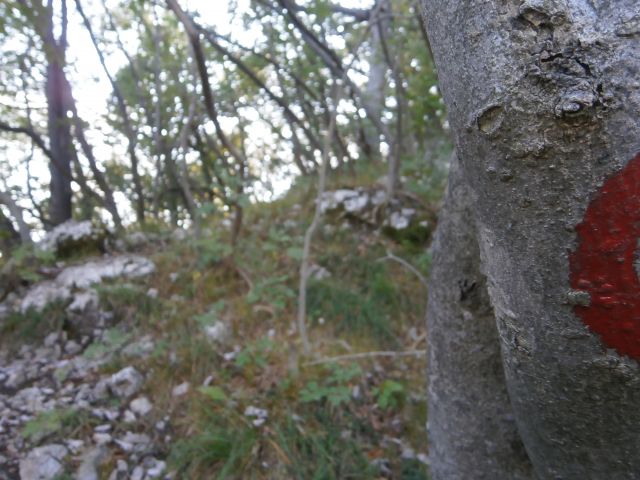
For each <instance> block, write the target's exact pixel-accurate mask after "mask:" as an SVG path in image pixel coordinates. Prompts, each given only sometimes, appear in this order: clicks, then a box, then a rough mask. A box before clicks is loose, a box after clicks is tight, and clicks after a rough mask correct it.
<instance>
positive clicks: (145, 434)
mask: <svg viewBox="0 0 640 480" xmlns="http://www.w3.org/2000/svg"><path fill="white" fill-rule="evenodd" d="M103 334H104V331H102V332H101V331H97V332H96V339H99V337H100V335H103ZM89 345H90V340H89V337H85V340H84V341H82V342H81V343H78V342H76V341H74V340H67V339H66V338H65V335H64V333H62V334H59V333H52V334H50V335H49V336H47V337H46V339H45V341H44V343H43V344H42V345H41V346H40V347H39V348H35V349H34V348H32V347H23V348H21V349H20V351H19V353H18V355H16V356H15V357H13V358H7V356H6V355H4V356H3V357H1V358H0V479H3V480H5V479H6V480H9V479H17V478H20V479H23V480H31V479H34V480H36V479H39V480H40V479H42V480H44V479H54V478H56V477H58V476H59V475H61V474H62V473H63V472H65V471H69V467H70V466H74V467H75V468H74V469H73V470H74V471H75V476H74V478H77V479H79V480H93V479H96V480H97V479H98V478H99V477H98V471H97V469H98V467H99V465H100V463H101V461H102V460H104V459H105V458H106V457H107V449H113V450H115V451H116V453H117V454H118V460H117V465H116V466H115V467H114V468H113V472H112V473H111V475H110V476H109V479H112V480H116V479H125V478H131V479H140V480H141V479H146V478H170V477H168V476H167V475H165V474H166V471H165V469H166V464H165V462H164V461H163V460H162V458H159V456H158V455H157V449H158V448H157V444H158V441H160V442H164V441H170V439H171V435H170V433H169V432H170V426H169V425H168V423H167V422H162V421H161V422H157V423H156V424H155V425H153V428H151V429H144V428H143V429H141V428H140V427H141V425H142V423H141V420H143V419H144V417H145V416H146V415H148V414H149V412H150V411H151V410H152V409H153V403H152V402H151V401H150V400H149V399H148V398H146V397H144V396H138V392H139V390H140V389H141V387H142V386H143V384H144V381H145V378H144V376H143V375H142V374H141V373H140V372H138V371H137V370H136V369H135V368H133V367H131V366H127V367H125V368H122V369H121V370H119V371H118V372H116V373H114V374H111V375H99V374H97V373H96V372H97V370H98V368H99V367H101V366H102V365H104V363H105V362H107V361H108V360H109V358H110V355H109V354H106V355H103V356H100V357H99V358H96V359H89V358H87V357H88V356H87V355H86V352H87V347H88V346H89ZM151 347H152V344H151V343H150V341H149V340H148V339H143V340H141V341H139V342H136V343H134V344H130V345H128V346H127V347H125V348H126V350H127V351H128V352H129V353H130V354H131V355H141V354H142V355H143V354H145V352H148V351H150V348H151ZM114 400H117V402H114ZM114 404H119V405H121V406H114ZM46 412H49V413H50V414H51V413H52V412H61V413H59V415H60V417H61V418H59V419H58V418H55V417H54V416H50V417H48V418H47V417H46ZM63 412H68V413H63ZM69 414H70V415H73V416H82V417H83V419H82V423H83V424H85V425H84V428H80V429H77V431H76V432H74V433H76V435H75V436H72V437H70V438H67V439H65V440H64V441H62V442H60V443H48V442H47V441H46V440H47V436H48V435H49V434H51V433H54V432H53V430H54V429H55V428H57V427H58V426H59V425H57V424H58V423H60V422H63V421H69V419H65V418H62V417H64V416H65V415H69ZM38 419H39V420H38ZM38 422H39V424H38ZM48 422H49V423H51V427H50V428H48V425H47V423H48ZM30 425H31V426H32V428H31V430H32V431H33V433H30V429H29V426H30ZM145 430H146V431H145ZM35 444H40V446H37V447H33V445H35Z"/></svg>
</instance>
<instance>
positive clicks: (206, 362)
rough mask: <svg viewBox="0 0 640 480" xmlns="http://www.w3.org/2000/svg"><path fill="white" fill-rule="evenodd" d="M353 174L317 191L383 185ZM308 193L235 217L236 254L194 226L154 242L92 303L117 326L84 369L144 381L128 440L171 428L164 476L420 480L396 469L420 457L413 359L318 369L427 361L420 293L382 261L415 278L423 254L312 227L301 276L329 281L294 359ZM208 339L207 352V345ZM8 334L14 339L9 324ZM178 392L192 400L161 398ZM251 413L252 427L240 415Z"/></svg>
mask: <svg viewBox="0 0 640 480" xmlns="http://www.w3.org/2000/svg"><path fill="white" fill-rule="evenodd" d="M359 169H361V170H356V171H355V172H353V173H352V174H345V175H340V176H337V175H336V176H333V175H332V176H330V178H329V179H328V183H329V187H328V188H329V189H332V188H341V187H349V188H352V187H357V186H358V185H364V186H366V185H370V184H371V183H372V182H374V181H375V180H376V179H378V178H379V177H380V176H381V175H383V174H384V167H383V166H375V165H374V166H368V167H365V168H362V167H359ZM412 182H413V183H412ZM420 182H421V181H419V180H415V181H413V180H412V181H407V185H414V187H415V189H417V190H416V191H413V194H415V195H419V196H422V197H423V198H428V199H431V198H433V202H436V201H437V198H439V193H440V192H441V183H438V182H437V181H436V180H433V182H434V183H433V184H431V183H429V184H427V183H424V184H422V183H420ZM435 184H437V185H435ZM420 185H422V186H420ZM425 185H426V186H425ZM314 186H315V179H313V178H306V179H301V180H299V181H298V182H297V184H296V185H295V186H294V188H293V189H292V191H291V192H290V193H289V194H288V195H286V196H285V197H283V198H281V199H280V200H277V201H275V202H271V203H268V204H267V203H264V204H255V205H251V206H249V207H248V208H247V210H246V212H245V222H244V228H243V231H242V233H241V237H240V239H239V242H238V244H237V245H236V246H235V248H231V246H230V245H229V239H228V233H227V231H228V230H227V229H226V228H225V227H223V226H222V225H221V224H219V223H216V222H210V223H207V224H205V225H204V226H203V227H204V230H205V231H206V232H207V233H206V234H205V235H203V237H202V239H200V240H196V239H193V238H187V239H186V240H183V241H172V240H170V239H169V236H168V235H165V236H164V237H163V238H164V239H166V240H163V241H162V242H160V243H159V244H158V245H159V246H157V247H153V246H151V247H148V248H147V250H146V251H144V252H143V253H144V254H147V255H149V256H150V257H151V258H152V259H153V261H154V262H155V264H156V272H155V273H154V275H152V276H151V277H150V278H148V279H145V280H140V281H135V282H130V283H121V282H117V281H114V282H110V283H107V284H105V285H103V286H101V287H100V288H99V289H98V291H99V294H100V301H101V305H102V308H103V309H105V310H107V311H110V312H112V313H113V315H114V318H115V322H116V325H115V326H114V327H113V328H111V329H109V330H107V331H106V332H105V334H104V335H103V336H102V338H101V339H99V340H96V341H95V342H94V344H93V345H92V346H90V347H89V348H88V349H87V350H86V351H85V352H84V355H85V357H86V358H88V359H94V358H98V357H100V356H102V355H104V354H106V353H113V355H112V358H111V359H110V360H109V362H108V363H107V364H106V365H105V366H104V367H103V368H102V371H101V372H100V373H102V374H106V373H111V372H114V371H117V370H118V369H119V368H122V367H124V366H128V365H133V366H135V367H136V368H137V369H139V370H140V371H142V372H148V374H147V375H146V377H147V381H146V383H145V386H144V389H143V391H142V392H140V394H142V395H147V396H148V397H149V398H150V399H152V401H153V404H154V410H153V411H152V413H151V414H150V415H149V416H148V417H147V418H146V419H144V421H140V423H139V424H136V425H133V428H135V429H137V430H139V431H145V428H150V429H153V425H154V424H155V422H157V421H159V420H161V419H163V418H164V416H166V415H168V416H169V417H170V423H171V441H170V442H168V443H160V444H159V445H158V447H157V454H158V455H159V456H166V457H167V458H168V460H169V461H168V463H169V468H170V469H172V470H173V471H175V472H176V477H175V478H184V479H202V478H211V479H215V478H219V479H273V478H278V479H280V478H282V479H305V480H306V479H347V478H352V479H369V478H371V479H376V478H394V479H403V480H409V479H411V480H419V479H420V480H423V479H427V478H428V476H427V471H426V467H425V465H424V464H423V463H421V462H420V461H418V460H417V459H416V458H412V457H411V456H410V455H404V456H403V455H402V453H403V452H405V451H407V450H411V449H412V450H415V451H416V452H419V453H426V452H427V445H426V438H425V432H424V425H425V422H426V414H427V412H426V403H425V390H426V386H425V381H424V380H425V379H424V377H425V376H424V363H425V359H424V356H397V357H394V356H390V357H379V356H370V357H368V356H366V355H364V356H362V357H357V358H346V359H342V358H337V359H332V358H333V357H336V356H338V357H341V356H344V355H347V356H348V355H354V354H359V353H366V352H377V351H389V350H393V351H406V350H422V349H424V348H425V335H424V333H425V332H424V312H425V304H426V291H425V287H424V285H423V284H422V283H421V281H420V279H419V278H418V277H417V276H416V275H415V274H414V273H413V272H411V271H410V269H408V268H406V267H405V266H403V265H401V264H399V263H398V262H395V261H390V260H389V258H388V252H392V253H393V255H395V256H397V257H401V258H402V259H404V260H405V261H406V262H408V263H409V264H411V265H412V266H413V267H415V269H417V270H418V271H419V272H420V273H421V275H423V276H427V275H428V269H429V266H430V257H429V255H428V254H427V253H426V251H427V246H428V240H427V239H425V238H422V239H420V240H419V241H417V242H409V243H406V242H403V241H394V240H393V239H390V238H388V237H385V236H384V235H380V234H379V232H376V231H374V230H372V229H371V228H370V227H367V226H366V225H350V224H347V223H345V221H344V220H342V219H340V220H339V221H335V222H334V221H333V220H331V219H328V218H327V219H325V221H324V222H323V224H322V225H321V226H320V227H319V229H318V231H317V234H316V236H315V238H314V242H313V245H312V251H311V263H312V264H315V265H319V266H321V267H323V268H324V269H326V270H327V271H328V272H329V273H330V275H329V276H328V277H326V278H322V279H311V280H310V282H309V285H308V291H307V324H308V328H309V336H310V341H311V344H312V354H311V355H305V354H304V353H303V351H302V348H301V344H300V341H299V338H298V335H297V333H296V329H295V321H296V309H297V296H298V281H299V268H300V261H301V255H302V243H303V235H304V232H305V229H306V228H307V227H308V226H309V223H310V220H311V218H312V216H313V211H314V198H315V187H314ZM414 187H412V188H414ZM420 188H423V189H428V190H429V194H428V195H427V193H426V192H425V191H421V190H420ZM432 190H437V191H435V192H432ZM429 201H431V200H429ZM432 206H433V208H434V209H435V208H436V205H435V203H434V204H433V205H432ZM150 288H153V289H155V290H157V297H151V296H149V295H147V292H148V291H149V289H150ZM50 318H55V315H54V316H51V317H50ZM31 321H34V322H36V321H40V322H42V321H43V319H42V318H39V319H37V318H34V319H33V320H31ZM26 325H27V324H26V323H25V326H24V327H25V328H27V327H26ZM220 326H222V327H221V329H222V330H221V331H223V333H221V334H219V335H218V334H216V339H211V338H208V337H207V332H208V331H216V329H217V328H218V327H220ZM11 328H13V329H18V328H21V327H20V325H19V322H17V320H16V322H14V324H13V327H11ZM142 336H148V337H150V338H152V339H153V348H152V351H151V352H148V353H147V354H145V355H140V356H137V355H131V354H128V353H127V351H128V349H127V348H124V347H126V346H127V345H128V344H130V343H132V342H135V341H136V340H137V339H139V338H140V337H142ZM183 382H189V383H190V385H191V388H190V389H189V391H188V393H186V394H185V395H182V396H179V397H174V396H173V395H172V393H171V391H172V388H173V387H175V386H177V385H179V384H181V383H183ZM262 410H264V411H265V412H266V416H265V417H264V418H262V417H259V416H255V415H254V414H252V412H254V413H255V412H256V411H262ZM45 423H46V422H45ZM52 424H53V426H54V427H55V428H54V429H58V423H57V420H56V419H54V421H53V422H52ZM34 428H35V427H34ZM38 428H40V427H38ZM127 428H129V427H127ZM112 463H113V462H112ZM107 465H108V466H110V465H111V464H107ZM106 469H107V467H105V472H106Z"/></svg>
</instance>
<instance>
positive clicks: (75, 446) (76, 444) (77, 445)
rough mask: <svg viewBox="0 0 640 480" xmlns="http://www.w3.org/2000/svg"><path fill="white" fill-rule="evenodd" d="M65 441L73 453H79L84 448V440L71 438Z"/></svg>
mask: <svg viewBox="0 0 640 480" xmlns="http://www.w3.org/2000/svg"><path fill="white" fill-rule="evenodd" d="M65 443H66V444H67V448H69V450H70V451H71V453H73V454H74V455H75V454H77V453H79V452H80V450H82V449H83V448H84V441H83V440H77V439H70V440H67V441H65Z"/></svg>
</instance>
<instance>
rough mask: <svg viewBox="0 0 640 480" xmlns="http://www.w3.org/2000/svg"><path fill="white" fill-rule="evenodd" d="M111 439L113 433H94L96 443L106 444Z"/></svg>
mask: <svg viewBox="0 0 640 480" xmlns="http://www.w3.org/2000/svg"><path fill="white" fill-rule="evenodd" d="M111 440H113V437H111V435H109V434H108V433H94V434H93V441H94V442H95V443H96V445H105V444H107V443H109V442H111Z"/></svg>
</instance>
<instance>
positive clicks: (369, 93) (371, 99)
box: [362, 0, 390, 160]
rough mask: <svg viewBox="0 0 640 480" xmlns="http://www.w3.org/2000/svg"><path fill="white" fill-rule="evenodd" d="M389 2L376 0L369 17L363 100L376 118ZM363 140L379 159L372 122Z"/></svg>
mask: <svg viewBox="0 0 640 480" xmlns="http://www.w3.org/2000/svg"><path fill="white" fill-rule="evenodd" d="M389 15H390V12H389V2H388V0H378V1H377V3H376V5H375V6H374V7H373V9H372V14H371V16H370V17H369V29H370V31H371V50H370V53H369V56H368V58H367V62H368V63H369V75H368V77H367V85H366V87H365V91H364V92H363V93H364V98H363V100H362V101H363V102H364V103H365V104H366V105H367V108H368V111H369V112H370V114H371V115H374V116H375V117H376V118H377V119H380V120H381V119H382V111H383V109H384V102H385V87H386V74H387V70H389V65H387V61H386V56H385V54H384V51H383V43H382V38H381V37H382V36H383V35H385V34H388V33H389V24H390V18H389ZM364 134H365V141H366V145H367V149H368V150H369V151H370V152H369V155H370V156H371V158H372V159H374V160H379V159H380V131H379V130H378V128H377V127H376V126H375V124H374V123H370V122H368V123H367V124H366V126H365V129H364Z"/></svg>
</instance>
